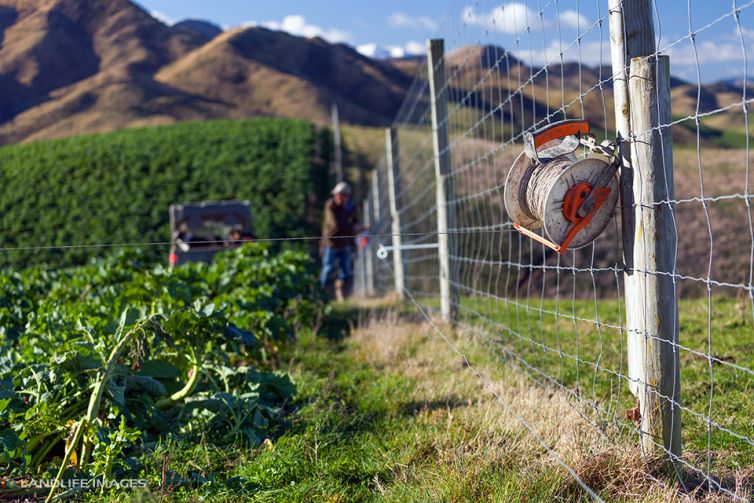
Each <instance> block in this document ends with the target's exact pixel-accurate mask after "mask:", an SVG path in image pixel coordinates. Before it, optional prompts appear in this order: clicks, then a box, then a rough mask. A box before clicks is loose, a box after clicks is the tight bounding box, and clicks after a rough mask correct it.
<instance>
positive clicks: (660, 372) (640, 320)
mask: <svg viewBox="0 0 754 503" xmlns="http://www.w3.org/2000/svg"><path fill="white" fill-rule="evenodd" d="M628 82H629V97H630V100H631V132H632V142H631V162H632V163H633V167H634V180H633V188H634V190H633V192H634V200H635V202H636V205H635V221H636V231H635V234H634V235H635V241H634V269H635V272H634V285H633V286H634V289H635V292H634V293H635V300H636V301H637V302H636V303H634V304H632V305H630V306H629V305H627V306H626V307H627V309H629V308H630V309H632V310H633V311H634V313H633V317H634V320H636V322H637V326H638V328H639V330H640V332H639V333H640V334H642V336H643V338H644V350H645V354H644V365H643V373H644V379H643V383H642V389H641V390H640V393H639V400H640V412H641V432H642V449H643V451H644V453H645V454H646V455H648V456H650V457H653V456H662V455H664V454H665V453H666V452H667V453H668V454H669V455H670V460H671V462H675V461H676V460H677V458H678V457H680V455H681V408H680V400H681V382H680V355H679V351H678V346H677V344H678V295H677V290H676V285H675V279H674V277H673V274H674V272H675V263H676V248H677V244H678V237H677V235H676V228H675V225H674V222H673V214H672V209H671V207H670V204H671V203H668V202H667V201H672V200H673V198H674V190H673V139H672V136H671V132H670V126H668V124H670V122H671V121H672V118H671V113H670V60H669V58H668V56H650V57H643V58H633V59H632V60H631V70H630V73H629V80H628ZM626 301H627V302H628V301H629V299H626Z"/></svg>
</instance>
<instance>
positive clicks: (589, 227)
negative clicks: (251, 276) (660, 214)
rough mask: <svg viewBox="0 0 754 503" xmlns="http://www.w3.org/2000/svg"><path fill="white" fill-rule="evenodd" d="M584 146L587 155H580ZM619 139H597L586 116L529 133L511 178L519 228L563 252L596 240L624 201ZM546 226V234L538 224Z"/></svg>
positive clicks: (510, 198) (507, 195)
mask: <svg viewBox="0 0 754 503" xmlns="http://www.w3.org/2000/svg"><path fill="white" fill-rule="evenodd" d="M581 145H583V146H584V147H586V150H587V154H586V155H585V156H583V157H581V158H579V157H577V156H576V155H575V151H576V149H577V148H578V147H579V146H581ZM620 165H621V159H620V155H619V153H618V144H617V142H613V141H604V142H602V143H600V144H597V142H596V140H595V138H594V135H592V134H591V133H590V128H589V123H588V122H586V121H584V120H566V121H561V122H556V123H553V124H550V125H548V126H546V127H544V128H542V129H540V130H538V131H535V132H534V133H527V134H525V135H524V151H523V152H521V154H520V155H519V156H518V157H517V158H516V160H515V162H514V163H513V166H512V167H511V169H510V171H509V172H508V177H507V179H506V181H505V192H504V199H505V209H506V210H507V212H508V214H509V215H510V217H511V219H512V220H513V223H514V227H515V228H516V229H517V230H518V231H519V232H521V233H522V234H524V235H525V236H528V237H530V238H531V239H534V240H536V241H538V242H540V243H542V244H544V245H545V246H547V247H549V248H552V249H553V250H555V251H557V252H558V253H560V254H563V253H565V252H566V251H567V250H568V249H569V248H582V247H584V246H587V245H588V244H590V243H591V242H592V241H594V240H595V239H596V238H597V236H599V235H600V233H601V232H602V231H603V230H604V229H605V227H606V226H607V224H608V223H609V222H610V219H611V218H612V216H613V214H614V212H615V206H616V205H617V204H618V192H619V191H618V177H617V176H616V173H617V171H618V168H619V167H620ZM539 228H542V229H543V230H544V232H543V235H540V234H537V233H536V232H534V231H533V229H539Z"/></svg>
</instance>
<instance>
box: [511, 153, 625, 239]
mask: <svg viewBox="0 0 754 503" xmlns="http://www.w3.org/2000/svg"><path fill="white" fill-rule="evenodd" d="M555 142H557V140H555ZM555 142H552V143H555ZM553 161H555V160H550V161H546V162H547V164H551V163H552V166H551V167H549V169H560V175H558V176H557V178H556V180H555V181H554V183H553V184H552V185H551V187H550V188H549V190H548V193H547V195H546V198H545V201H546V203H545V211H544V215H543V216H538V215H532V214H530V212H529V211H527V210H525V209H524V207H523V205H524V204H526V205H527V206H526V207H527V208H528V203H527V202H526V201H524V200H523V199H525V198H526V197H527V192H528V189H527V186H528V184H529V182H530V180H531V177H532V174H533V173H534V170H535V169H536V168H537V166H538V163H537V162H535V161H534V160H532V159H531V158H530V157H529V156H528V155H527V154H526V152H521V154H519V156H518V157H517V158H516V160H515V162H514V163H513V166H512V167H511V169H510V171H509V172H508V176H507V178H506V181H505V191H504V194H503V199H504V202H505V209H506V211H507V212H508V215H509V216H510V218H511V220H512V221H513V222H515V223H517V224H518V225H520V226H522V227H525V228H527V229H539V228H541V227H544V234H545V236H546V237H547V238H548V239H549V240H550V241H552V242H553V243H556V244H560V243H563V242H564V240H565V239H566V235H567V234H568V231H569V229H570V228H571V227H572V226H573V225H574V222H573V221H572V220H569V219H568V218H567V217H566V212H565V211H564V210H565V208H564V206H565V201H566V196H569V197H571V198H572V197H574V196H577V195H578V194H575V193H574V191H576V192H579V191H580V190H581V189H582V188H583V187H584V185H583V182H586V183H588V184H589V186H590V187H594V185H595V183H597V181H598V180H597V179H598V178H599V176H600V174H601V173H602V172H603V171H604V170H605V168H606V167H607V166H608V163H607V162H606V161H605V160H603V159H602V158H600V157H588V158H585V159H581V160H577V158H576V156H575V155H573V154H569V155H563V156H560V157H558V158H557V161H567V162H558V163H557V165H556V164H555V163H553ZM580 184H581V186H580ZM607 187H608V188H609V189H610V193H609V195H608V197H607V199H606V200H605V201H604V202H603V203H602V206H601V207H600V208H597V209H596V211H595V213H594V215H593V216H592V219H591V221H590V222H589V223H588V224H587V225H586V227H584V228H583V229H582V230H581V231H580V232H579V233H578V234H576V237H575V238H574V239H573V241H571V244H570V245H569V246H568V247H569V248H582V247H584V246H587V245H588V244H590V243H591V242H592V241H594V239H596V238H597V236H598V235H599V234H600V233H601V232H602V231H603V230H604V229H605V227H607V224H608V223H609V222H610V219H611V218H612V216H613V212H614V210H615V207H616V205H617V203H618V179H617V176H613V177H612V178H611V179H610V181H609V183H608V184H607ZM540 218H542V219H540Z"/></svg>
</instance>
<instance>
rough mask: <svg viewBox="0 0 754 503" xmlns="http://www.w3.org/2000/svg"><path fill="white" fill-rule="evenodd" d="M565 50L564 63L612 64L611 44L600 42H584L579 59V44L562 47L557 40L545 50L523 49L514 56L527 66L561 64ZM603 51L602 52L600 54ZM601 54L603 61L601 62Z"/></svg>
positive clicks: (514, 53)
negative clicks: (561, 51) (561, 55)
mask: <svg viewBox="0 0 754 503" xmlns="http://www.w3.org/2000/svg"><path fill="white" fill-rule="evenodd" d="M561 47H562V50H563V62H564V63H565V62H571V61H579V59H581V63H582V64H584V65H587V66H598V65H600V64H603V65H609V64H610V44H609V43H602V44H600V42H582V44H581V58H579V47H578V45H577V44H574V45H572V46H571V47H568V44H563V45H562V46H561V45H560V44H558V42H557V40H553V41H552V42H550V43H549V44H548V45H547V47H545V48H544V49H534V50H529V49H522V50H520V51H514V52H513V55H514V56H516V57H517V58H518V59H520V60H521V61H523V62H524V63H527V64H532V65H535V66H545V65H555V64H560V50H561ZM600 49H601V52H600ZM600 54H601V55H602V59H601V60H600Z"/></svg>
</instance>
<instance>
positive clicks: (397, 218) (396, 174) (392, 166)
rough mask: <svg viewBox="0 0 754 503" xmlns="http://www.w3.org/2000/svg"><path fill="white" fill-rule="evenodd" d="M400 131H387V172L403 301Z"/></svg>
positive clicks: (395, 260)
mask: <svg viewBox="0 0 754 503" xmlns="http://www.w3.org/2000/svg"><path fill="white" fill-rule="evenodd" d="M399 152H400V151H399V147H398V131H397V130H395V129H394V128H387V129H385V161H386V171H387V182H388V183H387V192H388V197H389V199H390V222H391V227H390V233H391V234H392V235H393V236H392V240H391V243H392V245H393V276H394V281H395V293H396V295H397V296H398V299H399V300H403V297H404V295H403V288H404V286H405V283H404V281H405V278H404V276H403V251H402V250H401V244H402V242H403V240H402V238H401V214H400V212H399V211H398V194H400V183H401V181H400V180H401V177H400V166H399V159H400V157H399Z"/></svg>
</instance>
